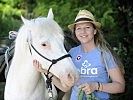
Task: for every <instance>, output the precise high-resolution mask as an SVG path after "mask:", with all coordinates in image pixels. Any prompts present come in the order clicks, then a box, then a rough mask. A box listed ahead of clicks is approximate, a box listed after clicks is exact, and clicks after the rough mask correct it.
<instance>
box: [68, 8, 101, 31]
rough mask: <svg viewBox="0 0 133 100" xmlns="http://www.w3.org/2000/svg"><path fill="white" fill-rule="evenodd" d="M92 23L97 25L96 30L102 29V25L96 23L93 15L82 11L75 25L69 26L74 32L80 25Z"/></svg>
mask: <svg viewBox="0 0 133 100" xmlns="http://www.w3.org/2000/svg"><path fill="white" fill-rule="evenodd" d="M84 22H90V23H92V24H94V25H95V27H96V28H98V29H99V28H100V27H101V24H100V23H99V22H96V21H95V18H94V16H93V14H92V13H91V12H89V11H87V10H80V11H79V13H78V14H77V16H76V18H75V23H73V24H70V25H68V28H69V29H71V30H73V29H74V26H75V25H76V24H79V23H84Z"/></svg>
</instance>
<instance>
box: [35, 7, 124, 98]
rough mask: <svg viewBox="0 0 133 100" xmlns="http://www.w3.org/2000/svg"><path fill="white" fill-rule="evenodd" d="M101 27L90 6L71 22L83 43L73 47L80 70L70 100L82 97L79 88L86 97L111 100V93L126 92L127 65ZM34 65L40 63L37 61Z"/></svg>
mask: <svg viewBox="0 0 133 100" xmlns="http://www.w3.org/2000/svg"><path fill="white" fill-rule="evenodd" d="M100 27H101V25H100V23H99V22H96V21H95V18H94V16H93V15H92V13H91V12H89V11H87V10H80V11H79V13H78V14H77V17H76V19H75V23H74V24H70V25H69V26H68V28H69V29H71V30H72V32H73V35H74V37H75V39H76V40H77V41H78V42H79V43H80V44H79V46H77V47H74V48H72V49H71V50H70V51H69V53H70V54H71V56H72V60H73V62H74V64H75V65H76V67H77V69H78V71H79V73H80V78H79V81H78V82H77V83H76V84H75V86H73V88H72V93H71V96H70V100H78V99H79V95H80V94H79V93H78V91H79V90H81V91H83V94H82V99H83V100H87V95H88V94H92V93H94V96H95V98H99V99H100V100H109V98H110V96H109V94H110V93H111V94H115V93H122V92H124V90H125V80H124V69H123V65H122V63H121V62H120V60H119V59H118V57H117V56H116V55H115V53H114V52H113V50H112V49H111V48H110V46H109V44H108V43H107V42H106V41H105V40H104V38H103V36H102V33H101V31H100ZM34 65H35V66H37V64H36V63H34ZM53 83H54V82H53ZM54 84H55V85H56V84H57V82H56V83H54ZM58 84H59V83H58ZM64 90H67V91H68V90H69V89H64Z"/></svg>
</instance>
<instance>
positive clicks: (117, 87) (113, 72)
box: [100, 67, 125, 94]
mask: <svg viewBox="0 0 133 100" xmlns="http://www.w3.org/2000/svg"><path fill="white" fill-rule="evenodd" d="M108 73H109V76H110V78H111V80H112V82H111V83H101V84H100V90H101V91H103V92H108V93H112V94H114V93H122V92H124V91H125V80H124V76H123V74H122V73H121V71H120V69H119V67H115V68H112V69H109V71H108Z"/></svg>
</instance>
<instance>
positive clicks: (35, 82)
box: [4, 9, 79, 100]
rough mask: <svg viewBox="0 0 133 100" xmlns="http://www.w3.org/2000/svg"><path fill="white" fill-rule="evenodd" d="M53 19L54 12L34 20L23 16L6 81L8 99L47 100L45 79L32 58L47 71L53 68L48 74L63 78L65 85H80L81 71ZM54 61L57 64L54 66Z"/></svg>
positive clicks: (6, 96) (5, 96) (6, 98)
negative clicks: (67, 50)
mask: <svg viewBox="0 0 133 100" xmlns="http://www.w3.org/2000/svg"><path fill="white" fill-rule="evenodd" d="M53 17H54V16H53V12H52V9H50V10H49V13H48V16H47V17H39V18H36V19H32V20H27V19H25V18H23V17H22V20H23V22H24V25H22V27H21V28H20V29H19V31H18V35H17V38H16V44H15V52H14V56H13V59H12V63H11V66H10V69H9V72H8V75H7V79H6V85H5V92H4V99H5V100H48V98H49V96H48V91H47V88H46V82H45V79H44V77H42V74H41V73H39V72H38V71H36V69H35V67H34V66H33V63H32V62H33V59H37V60H38V61H39V62H40V63H41V64H42V66H43V67H45V68H44V69H49V67H50V66H51V67H50V69H49V71H50V72H51V73H53V74H54V75H55V76H56V77H58V78H59V79H60V81H61V83H62V85H63V86H66V85H67V86H70V87H72V86H73V85H74V84H75V82H77V80H78V77H79V76H78V72H77V70H76V68H75V66H74V64H73V62H72V60H71V58H70V57H69V55H68V54H67V52H66V50H65V48H64V43H63V42H64V35H63V31H62V29H61V28H60V26H59V25H58V24H57V23H56V22H55V21H54V19H53ZM38 53H39V54H38ZM64 55H65V56H64ZM58 58H59V59H58ZM52 59H55V60H57V63H56V64H54V63H53V62H52ZM55 60H54V61H55ZM54 95H56V92H54ZM54 97H55V96H54ZM55 98H56V97H55Z"/></svg>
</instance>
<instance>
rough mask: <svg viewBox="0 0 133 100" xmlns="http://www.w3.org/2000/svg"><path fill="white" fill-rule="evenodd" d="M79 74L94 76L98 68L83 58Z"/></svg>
mask: <svg viewBox="0 0 133 100" xmlns="http://www.w3.org/2000/svg"><path fill="white" fill-rule="evenodd" d="M80 74H81V75H82V76H84V77H96V76H97V74H98V70H97V68H96V67H92V65H91V63H89V62H88V60H85V61H84V62H83V63H82V66H81V68H80Z"/></svg>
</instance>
